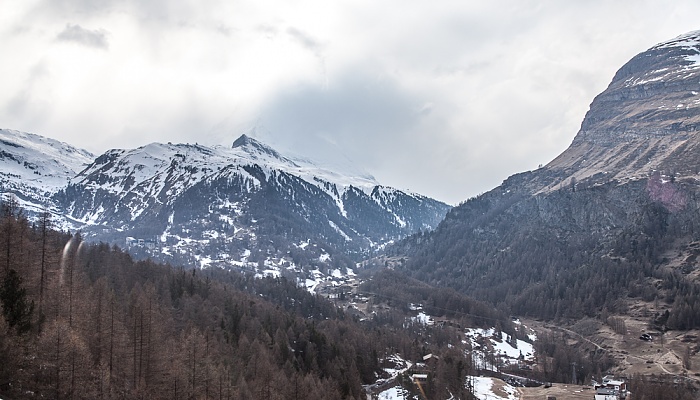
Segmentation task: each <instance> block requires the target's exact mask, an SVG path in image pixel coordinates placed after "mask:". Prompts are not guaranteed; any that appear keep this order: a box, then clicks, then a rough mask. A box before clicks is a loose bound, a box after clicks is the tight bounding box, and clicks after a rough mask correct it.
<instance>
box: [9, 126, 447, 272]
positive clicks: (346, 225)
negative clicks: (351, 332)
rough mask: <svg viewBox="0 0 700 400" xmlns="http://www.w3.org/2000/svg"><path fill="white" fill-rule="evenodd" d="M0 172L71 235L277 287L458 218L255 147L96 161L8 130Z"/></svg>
mask: <svg viewBox="0 0 700 400" xmlns="http://www.w3.org/2000/svg"><path fill="white" fill-rule="evenodd" d="M0 166H1V168H0V187H2V191H3V192H4V193H10V194H13V195H14V196H15V198H16V199H17V201H18V203H19V204H20V205H21V206H22V207H23V208H24V209H25V210H26V212H27V213H28V214H31V215H37V214H39V213H41V212H49V213H50V214H51V216H52V221H53V223H54V224H55V225H56V226H58V227H60V228H62V229H67V230H73V231H75V230H80V231H81V233H82V235H83V236H84V237H87V238H89V239H92V240H99V241H105V242H108V243H113V244H118V245H120V246H121V247H125V246H126V247H128V248H130V249H131V251H132V252H133V253H134V254H136V255H142V256H144V257H145V256H148V257H155V258H156V259H161V260H164V261H170V262H173V263H177V264H185V263H187V264H189V265H193V264H194V265H198V266H200V267H207V266H221V267H225V268H239V269H245V270H253V271H257V272H259V273H260V274H272V275H276V276H277V275H279V274H281V273H287V272H289V273H292V274H295V275H299V274H301V275H304V274H308V273H310V272H309V270H310V271H313V272H314V273H315V276H317V277H318V276H319V275H326V274H327V273H329V271H330V272H332V271H336V272H335V273H336V274H337V273H342V274H345V273H346V271H347V268H354V267H355V262H356V261H357V260H359V259H360V258H361V257H363V256H364V255H366V254H370V253H371V252H373V251H376V250H377V249H380V248H382V247H383V246H385V245H386V244H387V243H391V242H393V241H396V240H399V239H401V238H403V237H405V236H407V235H409V234H411V233H415V232H418V231H421V230H429V229H432V228H433V227H434V226H436V225H437V223H439V221H441V220H442V218H443V217H444V215H445V213H446V212H447V210H448V209H449V208H450V206H448V205H447V204H444V203H442V202H439V201H436V200H433V199H430V198H428V197H425V196H421V195H418V194H415V193H410V192H406V191H401V190H397V189H393V188H390V187H386V186H382V185H380V184H379V183H378V182H377V181H376V180H375V179H374V178H373V177H372V176H370V175H368V174H362V175H357V174H354V175H353V174H348V173H343V172H338V171H333V170H330V169H328V168H324V167H321V166H319V165H317V164H315V163H314V162H312V161H309V160H305V159H299V158H292V157H287V156H284V155H282V154H280V153H279V152H277V151H276V150H274V149H272V148H271V147H269V146H267V145H265V144H263V143H261V142H259V141H257V140H255V139H254V138H251V137H249V136H247V135H242V136H241V137H239V138H238V139H236V140H235V141H234V142H233V145H232V146H231V147H223V146H214V147H207V146H202V145H198V144H194V145H193V144H171V143H167V144H163V143H152V144H149V145H146V146H143V147H139V148H136V149H114V150H109V151H107V152H105V153H104V154H102V155H100V156H94V155H92V154H90V153H89V152H87V151H84V150H80V149H77V148H75V147H73V146H71V145H69V144H66V143H61V142H58V141H55V140H52V139H48V138H45V137H42V136H38V135H34V134H30V133H23V132H18V131H11V130H0ZM338 271H340V272H338ZM312 275H313V274H312ZM312 275H309V276H308V277H309V278H312V277H313V276H312Z"/></svg>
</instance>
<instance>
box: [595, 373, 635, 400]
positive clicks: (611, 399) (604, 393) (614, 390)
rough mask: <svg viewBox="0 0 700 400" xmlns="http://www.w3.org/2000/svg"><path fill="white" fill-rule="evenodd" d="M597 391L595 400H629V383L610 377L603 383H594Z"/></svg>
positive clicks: (604, 379) (605, 377)
mask: <svg viewBox="0 0 700 400" xmlns="http://www.w3.org/2000/svg"><path fill="white" fill-rule="evenodd" d="M593 387H594V388H595V390H596V395H595V400H623V399H626V398H627V393H628V392H627V382H625V380H624V379H622V378H615V377H613V376H610V375H606V376H604V377H603V382H602V383H599V382H596V381H593Z"/></svg>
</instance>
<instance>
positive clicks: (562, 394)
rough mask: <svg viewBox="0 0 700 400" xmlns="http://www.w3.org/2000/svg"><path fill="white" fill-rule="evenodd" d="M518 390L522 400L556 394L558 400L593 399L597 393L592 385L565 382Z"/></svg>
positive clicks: (536, 399)
mask: <svg viewBox="0 0 700 400" xmlns="http://www.w3.org/2000/svg"><path fill="white" fill-rule="evenodd" d="M518 392H520V400H546V399H547V396H554V397H556V398H557V400H592V399H593V396H594V395H595V391H594V390H593V388H592V387H590V386H580V385H564V384H554V385H553V386H552V387H550V388H544V387H535V388H518ZM628 399H629V397H628Z"/></svg>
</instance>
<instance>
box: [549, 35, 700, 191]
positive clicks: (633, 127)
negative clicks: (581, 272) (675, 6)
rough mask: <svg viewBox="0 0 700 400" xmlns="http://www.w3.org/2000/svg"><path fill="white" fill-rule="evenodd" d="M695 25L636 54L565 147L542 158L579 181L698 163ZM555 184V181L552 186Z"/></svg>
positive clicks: (688, 170) (699, 64)
mask: <svg viewBox="0 0 700 400" xmlns="http://www.w3.org/2000/svg"><path fill="white" fill-rule="evenodd" d="M699 82H700V31H693V32H689V33H686V34H683V35H680V36H677V37H675V38H673V39H670V40H667V41H665V42H662V43H660V44H657V45H655V46H653V47H651V48H649V49H648V50H646V51H644V52H642V53H639V54H637V55H636V56H634V57H633V58H632V59H631V60H629V61H628V62H627V63H626V64H625V65H623V66H622V67H621V68H620V69H619V70H618V71H617V73H616V74H615V77H614V78H613V80H612V82H611V83H610V85H609V86H608V88H607V89H606V90H605V91H603V92H602V93H601V94H599V95H598V96H596V98H595V99H594V100H593V102H592V103H591V106H590V109H589V111H588V113H586V117H585V118H584V120H583V122H582V123H581V129H580V131H579V132H578V134H577V135H576V137H575V138H574V141H573V143H572V144H571V146H570V147H569V148H568V149H567V150H566V151H564V152H563V153H562V154H561V155H559V157H557V158H556V159H555V160H553V161H552V162H551V163H549V164H548V167H549V169H550V170H557V171H562V172H564V173H565V175H564V176H571V177H575V178H576V179H577V180H578V181H581V179H585V178H587V177H590V176H594V175H597V174H603V175H605V176H606V177H607V179H613V178H614V179H618V180H622V181H624V180H627V179H639V178H643V177H646V176H648V175H649V174H650V173H651V172H652V171H666V172H671V171H673V172H674V173H679V174H681V176H683V175H688V176H690V175H694V174H696V173H697V171H698V168H700V161H698V159H697V156H696V154H697V153H696V151H697V150H696V149H698V148H700V137H698V136H697V135H696V134H695V133H696V132H697V131H698V130H699V129H700V83H699ZM554 187H555V186H554Z"/></svg>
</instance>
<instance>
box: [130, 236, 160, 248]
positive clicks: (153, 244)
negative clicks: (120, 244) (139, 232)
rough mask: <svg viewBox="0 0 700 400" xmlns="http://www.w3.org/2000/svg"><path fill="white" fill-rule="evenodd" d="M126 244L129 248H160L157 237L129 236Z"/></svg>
mask: <svg viewBox="0 0 700 400" xmlns="http://www.w3.org/2000/svg"><path fill="white" fill-rule="evenodd" d="M125 244H126V248H127V249H132V248H134V247H141V248H144V249H147V250H155V249H157V248H158V241H157V240H155V239H136V238H134V237H131V236H127V238H126V243H125Z"/></svg>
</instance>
